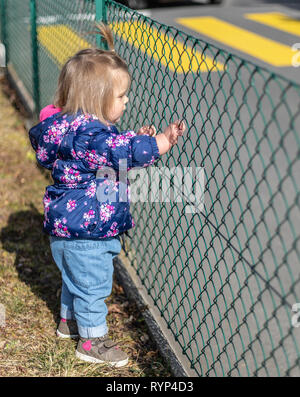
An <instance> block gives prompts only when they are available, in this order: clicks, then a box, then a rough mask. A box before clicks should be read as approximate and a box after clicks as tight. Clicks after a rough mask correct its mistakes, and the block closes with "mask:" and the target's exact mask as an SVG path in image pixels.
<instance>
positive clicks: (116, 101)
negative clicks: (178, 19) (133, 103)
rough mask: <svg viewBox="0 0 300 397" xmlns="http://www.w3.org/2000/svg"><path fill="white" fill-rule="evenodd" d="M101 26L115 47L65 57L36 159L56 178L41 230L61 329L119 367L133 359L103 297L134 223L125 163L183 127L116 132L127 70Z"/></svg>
mask: <svg viewBox="0 0 300 397" xmlns="http://www.w3.org/2000/svg"><path fill="white" fill-rule="evenodd" d="M99 29H100V33H101V34H102V36H103V37H104V39H105V40H106V41H107V43H108V46H109V49H110V50H109V51H104V50H101V49H98V48H88V49H84V50H81V51H79V52H78V53H77V54H75V55H74V56H73V57H71V58H70V59H69V60H68V61H67V62H66V64H65V65H64V66H63V68H62V70H61V73H60V76H59V81H58V88H57V92H56V96H55V101H54V105H49V106H50V107H47V108H46V109H45V110H44V112H42V114H41V119H42V121H41V122H40V123H39V124H38V125H36V126H34V127H33V128H32V129H31V130H30V131H29V136H30V141H31V144H32V146H33V148H34V150H35V151H36V158H37V161H38V163H39V164H40V165H42V166H43V167H45V168H47V169H49V170H51V171H52V177H53V181H54V183H53V185H51V186H47V188H46V192H45V195H44V199H43V201H44V215H45V217H44V224H43V226H44V227H43V229H44V231H45V232H46V233H47V234H49V235H50V246H51V252H52V255H53V258H54V261H55V262H56V264H57V266H58V268H59V269H60V271H61V275H62V292H61V311H60V315H61V321H60V324H59V326H58V329H57V335H58V336H60V337H65V338H68V337H75V336H77V335H78V334H79V337H80V339H79V341H78V345H77V349H76V356H77V357H79V358H80V359H82V360H85V361H88V362H96V363H102V362H106V363H109V364H111V365H114V366H116V367H121V366H123V365H126V364H127V362H128V358H127V356H126V354H125V353H124V352H123V351H122V350H121V349H120V348H119V347H118V346H117V344H116V343H115V342H113V341H112V340H111V339H110V338H109V337H108V328H107V324H106V315H107V307H106V304H105V302H104V300H105V299H106V298H107V297H108V296H109V295H110V293H111V288H112V279H113V258H114V257H115V256H116V255H118V254H119V253H120V250H121V244H120V235H121V234H122V233H123V232H125V231H127V230H128V229H130V228H132V227H134V222H133V220H132V217H131V214H130V211H129V210H130V205H129V200H128V198H127V195H126V194H127V193H128V185H127V180H125V182H124V181H123V179H122V177H121V176H120V172H119V161H120V160H121V161H123V162H124V161H125V164H126V167H127V170H129V169H131V168H133V167H146V166H149V165H151V164H153V162H154V161H155V160H156V159H158V158H159V157H160V156H161V155H163V154H165V153H167V152H168V151H169V150H170V149H171V147H172V146H173V145H174V144H176V143H177V140H178V136H180V135H182V133H183V131H184V130H185V126H184V124H183V123H179V122H175V123H171V124H170V125H169V126H168V127H167V128H166V129H165V131H164V132H163V133H161V134H158V135H156V130H155V128H154V127H153V126H151V127H148V126H144V127H142V128H141V129H140V130H139V131H138V134H135V133H134V132H133V131H130V130H129V131H123V132H119V131H118V130H117V128H116V127H115V123H117V122H118V121H119V120H120V118H121V116H122V114H123V112H124V111H125V109H126V104H127V102H128V97H127V92H128V89H129V86H130V75H129V72H128V67H127V65H126V63H125V61H124V60H123V59H122V58H120V57H119V56H118V55H117V54H116V53H115V51H114V42H113V35H112V32H111V30H110V29H109V27H107V26H105V25H100V26H99ZM48 111H49V112H50V113H49V112H48ZM154 135H156V136H154ZM120 164H121V163H120ZM109 170H113V173H114V178H111V177H109V175H110V176H111V173H110V172H109ZM99 173H100V177H99ZM96 174H97V175H96ZM99 192H100V193H99ZM124 192H125V199H124ZM112 193H113V194H112Z"/></svg>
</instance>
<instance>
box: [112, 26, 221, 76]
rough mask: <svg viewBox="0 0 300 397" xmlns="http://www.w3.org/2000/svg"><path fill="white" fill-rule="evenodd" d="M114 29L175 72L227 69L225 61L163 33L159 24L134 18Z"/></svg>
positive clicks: (113, 27)
mask: <svg viewBox="0 0 300 397" xmlns="http://www.w3.org/2000/svg"><path fill="white" fill-rule="evenodd" d="M111 28H112V29H113V30H114V31H115V33H117V34H118V35H120V37H121V38H124V39H125V40H127V41H128V42H129V43H130V44H132V45H134V46H135V47H136V48H138V49H140V50H141V51H143V52H144V53H146V54H147V55H148V56H149V57H153V58H154V59H155V60H156V61H157V62H161V63H162V64H163V65H164V66H165V67H167V68H169V69H170V70H172V71H173V72H174V71H175V70H176V72H177V73H184V72H198V71H199V70H200V71H201V72H208V71H210V70H211V71H217V70H223V69H224V65H223V64H222V63H221V62H215V64H214V63H213V60H212V58H210V57H208V56H207V55H202V52H201V51H197V50H195V49H192V48H190V47H184V46H183V44H182V43H181V42H180V41H177V40H175V41H174V40H173V37H172V36H171V37H168V36H167V34H165V33H164V32H159V31H158V30H157V29H156V28H155V27H153V26H149V25H147V24H146V23H145V22H138V21H134V22H132V23H128V22H121V23H118V24H115V25H112V26H111Z"/></svg>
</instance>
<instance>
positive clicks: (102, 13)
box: [96, 0, 108, 50]
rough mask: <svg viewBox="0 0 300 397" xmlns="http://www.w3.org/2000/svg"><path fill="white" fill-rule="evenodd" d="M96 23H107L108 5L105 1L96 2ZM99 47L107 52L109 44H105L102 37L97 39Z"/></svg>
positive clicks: (97, 0) (98, 0) (98, 36)
mask: <svg viewBox="0 0 300 397" xmlns="http://www.w3.org/2000/svg"><path fill="white" fill-rule="evenodd" d="M96 21H98V22H104V23H106V4H105V0H96ZM96 43H97V46H98V47H100V48H103V49H105V50H107V49H108V48H107V44H106V43H103V41H102V39H101V36H100V35H97V37H96Z"/></svg>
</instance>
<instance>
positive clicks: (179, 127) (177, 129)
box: [164, 120, 185, 146]
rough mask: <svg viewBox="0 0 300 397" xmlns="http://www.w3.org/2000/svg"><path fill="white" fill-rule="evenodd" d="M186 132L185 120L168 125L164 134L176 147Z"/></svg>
mask: <svg viewBox="0 0 300 397" xmlns="http://www.w3.org/2000/svg"><path fill="white" fill-rule="evenodd" d="M184 131H185V123H184V121H183V120H181V121H180V120H177V121H175V122H174V123H171V124H169V125H168V127H167V128H166V129H165V131H164V134H165V135H166V137H167V138H168V140H169V142H170V144H171V145H172V146H173V145H176V144H177V142H178V137H179V136H182V135H183V133H184Z"/></svg>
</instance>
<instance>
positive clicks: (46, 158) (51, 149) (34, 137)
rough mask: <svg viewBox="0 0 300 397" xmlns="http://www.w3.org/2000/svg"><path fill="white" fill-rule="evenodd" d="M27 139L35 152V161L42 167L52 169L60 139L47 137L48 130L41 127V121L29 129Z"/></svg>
mask: <svg viewBox="0 0 300 397" xmlns="http://www.w3.org/2000/svg"><path fill="white" fill-rule="evenodd" d="M29 139H30V142H31V146H32V147H33V149H34V151H35V152H36V159H37V162H38V163H39V164H40V165H41V166H42V167H45V168H47V169H49V170H52V168H53V164H54V162H55V160H56V158H57V152H58V148H59V143H60V139H51V137H50V139H49V132H48V131H45V130H44V129H43V128H42V124H41V123H39V124H37V125H36V126H34V127H32V128H31V129H30V130H29Z"/></svg>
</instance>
